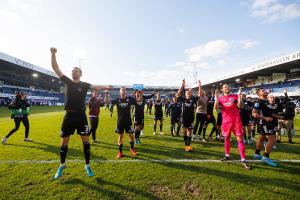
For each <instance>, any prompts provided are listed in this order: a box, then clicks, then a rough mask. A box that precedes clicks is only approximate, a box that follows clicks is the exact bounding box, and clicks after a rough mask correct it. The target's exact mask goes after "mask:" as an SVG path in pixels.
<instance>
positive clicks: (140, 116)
mask: <svg viewBox="0 0 300 200" xmlns="http://www.w3.org/2000/svg"><path fill="white" fill-rule="evenodd" d="M154 94H155V93H153V94H151V95H149V96H146V95H143V91H140V90H139V91H137V92H136V93H135V99H136V102H135V104H134V107H135V108H134V130H135V143H136V144H141V141H140V134H141V130H142V128H143V126H144V116H145V114H144V109H145V104H146V101H145V100H146V99H150V98H152V97H153V96H154Z"/></svg>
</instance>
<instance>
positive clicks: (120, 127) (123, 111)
mask: <svg viewBox="0 0 300 200" xmlns="http://www.w3.org/2000/svg"><path fill="white" fill-rule="evenodd" d="M135 103H136V100H135V98H134V97H131V96H127V92H126V88H124V87H122V88H120V97H118V98H116V99H113V100H111V105H112V108H113V107H114V106H115V105H116V106H117V113H118V119H117V128H116V133H118V134H119V138H118V147H119V152H118V155H117V158H118V159H119V158H122V157H123V138H124V131H125V132H126V133H128V134H129V137H130V152H131V154H132V155H133V156H136V155H137V153H136V150H135V148H134V129H133V128H132V120H131V106H132V105H134V104H135Z"/></svg>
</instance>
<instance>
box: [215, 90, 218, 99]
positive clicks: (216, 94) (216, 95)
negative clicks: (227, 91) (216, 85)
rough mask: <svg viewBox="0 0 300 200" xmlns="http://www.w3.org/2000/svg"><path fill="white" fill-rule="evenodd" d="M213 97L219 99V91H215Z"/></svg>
mask: <svg viewBox="0 0 300 200" xmlns="http://www.w3.org/2000/svg"><path fill="white" fill-rule="evenodd" d="M215 97H219V90H218V89H216V90H215Z"/></svg>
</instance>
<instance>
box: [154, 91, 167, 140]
mask: <svg viewBox="0 0 300 200" xmlns="http://www.w3.org/2000/svg"><path fill="white" fill-rule="evenodd" d="M162 106H163V103H162V100H161V98H160V93H156V100H155V102H154V109H155V110H154V126H153V129H154V132H153V135H155V134H156V126H157V121H159V131H160V134H161V135H163V132H162V128H163V120H164V119H163V110H162Z"/></svg>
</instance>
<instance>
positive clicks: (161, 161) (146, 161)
mask: <svg viewBox="0 0 300 200" xmlns="http://www.w3.org/2000/svg"><path fill="white" fill-rule="evenodd" d="M274 161H275V162H280V163H300V160H274ZM228 162H229V163H237V162H240V160H230V161H226V163H228ZM247 162H249V163H259V162H262V161H261V160H247ZM48 163H49V164H50V163H60V160H0V164H48ZM67 163H84V160H76V159H75V160H74V159H73V160H67ZM91 163H222V161H220V160H202V159H169V160H168V159H167V160H155V159H153V160H141V159H133V160H128V159H122V160H103V159H95V160H91Z"/></svg>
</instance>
